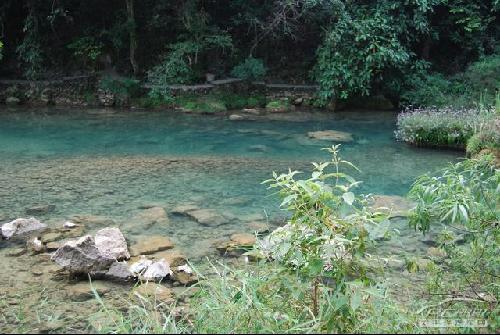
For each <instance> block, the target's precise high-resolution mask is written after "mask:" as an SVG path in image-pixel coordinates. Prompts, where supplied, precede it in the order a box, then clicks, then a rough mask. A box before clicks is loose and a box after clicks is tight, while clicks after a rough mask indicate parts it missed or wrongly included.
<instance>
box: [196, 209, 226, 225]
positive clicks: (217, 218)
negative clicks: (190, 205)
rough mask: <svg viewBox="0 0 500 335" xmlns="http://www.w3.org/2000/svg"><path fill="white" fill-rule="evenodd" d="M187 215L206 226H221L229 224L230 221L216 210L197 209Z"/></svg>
mask: <svg viewBox="0 0 500 335" xmlns="http://www.w3.org/2000/svg"><path fill="white" fill-rule="evenodd" d="M187 215H188V216H190V217H191V218H193V219H194V220H195V221H196V222H198V223H199V224H201V225H204V226H220V225H223V224H226V223H228V219H227V218H226V217H224V216H222V215H221V214H219V213H218V212H217V211H216V210H214V209H195V210H192V211H189V212H187Z"/></svg>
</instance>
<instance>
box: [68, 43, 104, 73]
mask: <svg viewBox="0 0 500 335" xmlns="http://www.w3.org/2000/svg"><path fill="white" fill-rule="evenodd" d="M67 47H68V49H70V50H72V51H73V56H75V57H76V59H77V60H78V61H80V62H82V64H83V65H84V66H85V67H89V68H90V69H92V70H96V65H97V59H98V57H99V56H100V55H101V54H102V52H103V48H104V45H103V44H102V43H101V42H100V41H98V40H97V39H96V38H95V37H93V36H84V37H80V38H77V39H76V40H74V41H73V42H71V43H70V44H68V46H67Z"/></svg>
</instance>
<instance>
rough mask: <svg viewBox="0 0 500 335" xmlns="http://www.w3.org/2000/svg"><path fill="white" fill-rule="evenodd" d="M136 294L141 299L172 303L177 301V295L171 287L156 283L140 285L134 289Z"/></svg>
mask: <svg viewBox="0 0 500 335" xmlns="http://www.w3.org/2000/svg"><path fill="white" fill-rule="evenodd" d="M134 294H135V295H136V296H139V297H140V298H141V299H145V300H154V301H156V302H160V303H167V304H170V303H173V302H175V296H174V294H173V292H172V291H171V290H170V289H169V288H167V287H165V286H163V285H159V284H155V283H145V284H142V285H140V286H139V287H137V288H135V289H134Z"/></svg>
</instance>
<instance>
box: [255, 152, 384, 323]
mask: <svg viewBox="0 0 500 335" xmlns="http://www.w3.org/2000/svg"><path fill="white" fill-rule="evenodd" d="M339 147H340V146H339V145H336V146H332V147H331V148H326V149H325V150H327V151H328V152H329V153H330V154H331V155H332V158H331V160H330V161H327V162H323V163H313V166H314V170H313V172H312V175H311V177H310V178H308V179H305V180H295V176H296V175H297V174H298V173H299V172H298V171H289V172H288V173H286V174H280V175H278V174H276V173H273V178H272V179H269V180H266V181H265V182H264V183H266V184H269V185H270V188H272V189H278V193H279V195H280V196H281V198H282V203H281V207H282V208H284V209H287V210H289V211H290V212H291V214H292V216H291V219H290V221H289V223H288V224H287V225H285V226H284V227H281V228H278V229H276V230H275V231H273V232H272V233H271V234H270V235H269V236H267V237H266V238H264V239H263V240H262V241H260V242H259V243H258V250H260V251H261V252H262V254H263V255H264V256H265V257H267V258H269V259H274V260H276V261H278V262H280V263H282V264H284V265H285V266H287V267H289V268H291V269H293V270H296V271H298V272H299V273H300V274H301V275H302V276H303V277H304V278H308V279H309V280H310V282H311V283H312V287H313V293H312V308H311V310H312V311H313V313H314V314H315V315H317V313H318V306H319V301H318V297H317V292H318V289H319V287H320V284H321V278H323V277H325V278H328V279H329V280H333V283H334V285H335V287H336V290H337V291H338V292H339V293H342V294H345V295H347V296H348V297H349V296H350V294H349V290H348V285H347V282H348V280H347V278H348V275H349V274H351V273H357V274H358V276H359V277H360V278H361V279H367V278H366V277H365V276H364V271H363V267H362V266H361V265H360V264H359V263H358V262H356V259H357V257H360V256H362V255H363V253H364V250H365V247H366V245H367V243H369V242H370V240H371V235H370V230H371V228H372V227H374V226H375V225H377V224H378V223H379V222H382V221H384V220H386V219H387V217H386V216H385V215H383V214H381V213H378V214H374V213H371V212H370V211H368V210H367V208H366V207H365V204H366V201H367V199H366V198H364V197H358V196H356V195H355V193H354V192H353V190H354V188H355V187H357V186H358V185H359V182H357V181H355V180H354V179H353V178H352V177H350V176H349V175H347V174H346V173H344V172H341V168H342V167H343V166H345V167H349V168H353V169H356V167H355V166H354V165H352V164H351V163H350V162H348V161H345V160H343V159H341V158H340V156H339ZM329 169H331V170H332V171H331V172H330V171H328V170H329ZM329 181H332V183H328V182H329ZM370 226H371V227H370ZM350 298H352V297H350ZM350 307H351V308H349V306H347V312H346V313H348V314H349V315H351V313H354V312H355V309H356V308H354V307H353V306H350ZM344 316H345V317H346V318H347V316H346V315H344ZM351 317H353V315H351V316H350V317H349V318H351ZM349 318H348V319H349Z"/></svg>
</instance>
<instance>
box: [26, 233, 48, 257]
mask: <svg viewBox="0 0 500 335" xmlns="http://www.w3.org/2000/svg"><path fill="white" fill-rule="evenodd" d="M26 247H27V249H28V250H29V251H31V253H33V254H39V253H41V252H43V251H44V249H45V248H44V247H43V243H42V241H41V240H40V239H39V238H38V237H34V238H32V239H29V240H28V241H27V242H26Z"/></svg>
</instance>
